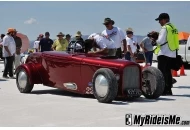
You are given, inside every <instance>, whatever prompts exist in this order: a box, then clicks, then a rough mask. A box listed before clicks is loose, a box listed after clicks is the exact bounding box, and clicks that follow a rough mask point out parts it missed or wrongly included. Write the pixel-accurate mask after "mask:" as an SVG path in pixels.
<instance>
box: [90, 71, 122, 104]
mask: <svg viewBox="0 0 190 130" xmlns="http://www.w3.org/2000/svg"><path fill="white" fill-rule="evenodd" d="M101 75H103V76H104V77H105V79H106V81H107V84H108V89H107V93H106V95H105V96H104V97H101V96H100V95H98V92H97V90H96V87H95V81H96V78H97V77H98V76H101ZM92 83H93V93H94V96H95V98H96V99H97V100H98V101H99V102H101V103H110V102H112V101H113V100H114V99H115V98H116V96H117V93H118V83H117V79H116V77H115V74H114V73H113V71H112V70H110V69H108V68H101V69H98V70H97V71H96V72H95V73H94V76H93V79H92Z"/></svg>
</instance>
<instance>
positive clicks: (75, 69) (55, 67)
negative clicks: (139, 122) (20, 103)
mask: <svg viewBox="0 0 190 130" xmlns="http://www.w3.org/2000/svg"><path fill="white" fill-rule="evenodd" d="M16 84H17V87H18V89H19V91H20V92H21V93H30V92H31V91H32V89H33V86H34V84H43V85H45V86H50V87H54V88H59V89H62V90H65V91H70V92H74V93H79V94H94V96H95V98H96V99H97V100H98V101H99V102H103V103H109V102H112V101H113V100H114V99H115V98H116V97H121V98H126V97H129V98H137V97H140V96H141V95H142V94H143V95H144V96H145V97H146V98H148V99H156V98H158V97H159V96H160V95H162V93H163V91H164V79H163V75H162V73H161V72H160V71H159V70H158V69H156V68H154V67H147V68H145V69H143V71H142V70H141V67H140V65H139V64H137V63H134V62H130V61H126V60H122V59H117V58H114V57H106V56H91V55H88V54H84V53H71V52H53V51H50V52H42V53H41V52H38V53H33V54H30V55H29V56H28V58H27V60H26V63H25V64H23V65H20V66H19V67H18V68H17V70H16Z"/></svg>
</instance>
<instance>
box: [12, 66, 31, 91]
mask: <svg viewBox="0 0 190 130" xmlns="http://www.w3.org/2000/svg"><path fill="white" fill-rule="evenodd" d="M20 73H25V74H26V85H25V86H24V87H21V86H20V84H19V81H18V76H19V74H20ZM16 84H17V88H18V90H19V91H20V92H21V93H30V92H31V91H32V89H33V87H34V84H31V83H30V80H29V76H28V74H27V73H26V71H25V70H24V69H20V70H18V72H17V74H16Z"/></svg>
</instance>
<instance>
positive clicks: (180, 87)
mask: <svg viewBox="0 0 190 130" xmlns="http://www.w3.org/2000/svg"><path fill="white" fill-rule="evenodd" d="M173 88H178V89H190V86H177V87H173Z"/></svg>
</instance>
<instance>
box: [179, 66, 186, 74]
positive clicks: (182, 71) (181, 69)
mask: <svg viewBox="0 0 190 130" xmlns="http://www.w3.org/2000/svg"><path fill="white" fill-rule="evenodd" d="M180 76H186V74H185V69H184V66H183V65H182V67H181V68H180Z"/></svg>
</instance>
